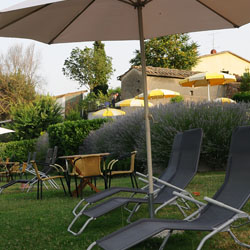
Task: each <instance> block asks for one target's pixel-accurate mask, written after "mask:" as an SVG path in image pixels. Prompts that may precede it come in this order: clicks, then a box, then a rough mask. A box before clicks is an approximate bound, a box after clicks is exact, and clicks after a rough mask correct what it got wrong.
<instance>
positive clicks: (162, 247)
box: [159, 230, 173, 250]
mask: <svg viewBox="0 0 250 250" xmlns="http://www.w3.org/2000/svg"><path fill="white" fill-rule="evenodd" d="M172 232H173V230H169V232H168V234H167V235H166V237H165V239H164V240H163V242H162V244H161V246H160V248H159V250H163V249H164V247H165V245H166V243H167V241H168V238H169V237H170V235H171V234H172Z"/></svg>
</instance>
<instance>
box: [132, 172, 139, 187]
mask: <svg viewBox="0 0 250 250" xmlns="http://www.w3.org/2000/svg"><path fill="white" fill-rule="evenodd" d="M133 177H134V181H135V186H136V188H139V187H138V183H137V180H136V175H135V173H133Z"/></svg>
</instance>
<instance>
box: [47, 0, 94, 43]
mask: <svg viewBox="0 0 250 250" xmlns="http://www.w3.org/2000/svg"><path fill="white" fill-rule="evenodd" d="M94 2H95V0H92V1H91V2H90V3H89V4H88V5H87V6H86V7H84V9H83V10H82V11H80V12H79V14H78V15H76V16H75V17H74V18H73V19H72V20H71V21H70V22H69V23H68V24H66V25H65V27H64V28H63V29H62V30H61V31H60V32H58V33H57V34H56V36H54V37H53V38H52V39H51V40H50V41H49V42H48V44H52V43H53V42H54V41H55V40H56V39H57V38H58V37H59V36H60V35H61V34H62V33H63V32H64V31H65V30H66V29H67V28H68V27H69V26H70V25H71V24H72V23H73V22H74V21H75V20H76V19H77V18H78V17H79V16H80V15H81V14H82V13H83V12H85V11H86V10H87V9H88V8H89V7H90V6H91V5H92V4H93V3H94Z"/></svg>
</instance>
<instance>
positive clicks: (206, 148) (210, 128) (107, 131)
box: [84, 103, 250, 169]
mask: <svg viewBox="0 0 250 250" xmlns="http://www.w3.org/2000/svg"><path fill="white" fill-rule="evenodd" d="M151 114H152V116H153V119H152V120H151V140H152V157H153V164H154V166H156V165H158V166H166V164H167V162H168V159H169V154H170V151H171V146H172V142H173V138H174V136H175V134H176V133H177V132H178V131H184V130H187V129H191V128H202V129H203V132H204V138H203V143H202V150H201V161H202V162H205V163H206V164H208V165H210V166H211V167H212V168H215V169H217V168H221V167H224V166H225V164H226V160H227V156H228V150H229V144H230V139H231V135H232V131H233V129H234V128H235V127H237V126H240V125H248V124H250V115H249V114H250V104H246V103H245V104H244V103H239V104H223V105H222V104H220V103H173V104H166V105H160V106H159V107H154V108H152V109H151ZM84 147H85V150H86V151H87V152H89V153H95V152H113V153H115V154H117V155H118V154H121V153H124V152H129V151H132V150H137V151H138V155H137V160H138V161H139V162H140V163H141V165H145V162H146V142H145V127H144V116H143V110H140V111H137V112H134V113H132V114H131V115H128V116H125V117H122V118H121V119H119V120H116V121H114V122H112V123H108V124H105V125H104V126H103V127H102V128H101V129H99V130H96V131H93V132H92V133H91V134H90V135H89V136H88V137H87V138H86V139H85V140H84Z"/></svg>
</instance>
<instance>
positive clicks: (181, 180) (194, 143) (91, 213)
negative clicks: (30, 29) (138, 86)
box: [68, 129, 202, 236]
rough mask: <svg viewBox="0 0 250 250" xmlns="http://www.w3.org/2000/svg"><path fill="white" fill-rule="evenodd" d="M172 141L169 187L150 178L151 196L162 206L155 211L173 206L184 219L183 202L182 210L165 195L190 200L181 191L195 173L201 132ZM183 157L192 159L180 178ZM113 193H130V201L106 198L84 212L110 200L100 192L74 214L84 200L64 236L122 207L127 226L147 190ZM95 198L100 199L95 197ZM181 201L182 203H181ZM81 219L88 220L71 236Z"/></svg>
mask: <svg viewBox="0 0 250 250" xmlns="http://www.w3.org/2000/svg"><path fill="white" fill-rule="evenodd" d="M176 138H177V139H176V140H175V142H178V143H179V144H178V143H177V144H178V147H177V149H178V150H177V151H178V154H176V152H175V151H172V154H171V158H170V170H169V172H170V173H169V178H167V180H169V182H170V183H168V182H165V181H163V180H161V179H159V178H156V177H154V180H155V183H156V185H157V189H156V190H155V192H154V196H155V197H156V199H155V200H154V203H155V204H163V205H162V206H161V207H160V208H159V209H161V208H162V207H164V206H166V205H176V206H177V207H178V209H179V210H180V211H181V212H182V214H183V215H184V216H186V213H185V211H184V210H185V209H189V206H188V205H187V203H186V202H185V201H184V206H182V205H180V204H179V202H178V201H177V199H178V198H179V197H177V196H175V195H173V194H172V193H168V192H169V190H170V189H174V190H177V191H179V192H181V193H183V194H186V195H188V196H190V197H192V195H191V194H190V193H188V192H187V191H185V190H184V189H183V188H185V187H186V185H188V183H189V182H190V181H191V180H192V178H193V177H194V175H195V174H196V172H197V167H198V161H199V155H200V148H201V141H202V130H201V129H193V130H189V131H185V132H183V133H180V134H179V135H178V136H177V137H176ZM194 138H195V139H194ZM190 139H194V140H190ZM174 146H176V144H174ZM184 148H186V149H185V150H188V151H187V152H186V151H184ZM192 150H193V151H192ZM173 152H174V153H173ZM183 152H186V154H184V153H183ZM173 155H174V156H176V155H177V156H176V157H173ZM187 155H188V158H189V159H190V155H192V157H193V158H192V157H191V158H192V159H191V161H190V164H189V167H188V169H187V171H189V173H186V175H185V176H183V175H182V174H181V172H182V171H181V170H182V168H185V167H186V162H185V161H184V159H186V157H187ZM175 164H177V165H176V166H178V167H176V166H175ZM173 166H174V167H173ZM173 168H174V169H173ZM166 172H167V170H166ZM136 174H137V175H139V176H140V177H142V178H146V177H147V176H145V175H143V174H141V173H139V172H136ZM163 176H164V174H163ZM165 177H166V176H165ZM145 182H147V181H145ZM171 182H172V183H171ZM174 183H178V185H180V186H176V185H174ZM166 186H167V187H166ZM181 187H183V188H181ZM165 188H167V189H166V190H165ZM116 191H118V192H119V191H124V192H131V191H132V192H133V193H132V195H131V196H130V197H114V198H110V199H109V200H107V201H104V202H103V203H101V204H98V205H96V206H94V207H92V208H90V209H86V208H87V207H88V205H90V204H91V203H94V202H96V201H99V200H101V198H106V197H108V196H110V194H109V195H108V196H106V195H105V193H104V195H103V197H102V192H101V193H100V194H97V196H94V197H93V198H92V197H90V198H87V199H86V201H87V202H88V203H87V204H86V205H85V206H84V207H83V208H82V209H81V210H80V212H78V213H77V212H76V210H77V209H78V208H79V207H80V205H81V203H82V202H83V201H84V200H82V201H80V202H79V203H78V204H77V205H76V207H75V208H74V209H73V214H74V215H75V217H74V219H73V220H72V222H71V223H70V225H69V226H68V232H70V233H72V234H73V235H75V236H77V235H79V234H81V233H82V232H83V231H84V229H85V228H86V227H87V225H88V224H89V222H91V221H92V220H95V219H96V218H97V217H99V216H101V215H103V214H106V213H107V212H110V211H112V210H113V209H115V208H118V207H121V206H124V208H125V209H126V210H128V211H129V212H130V214H129V216H128V219H127V222H130V219H131V217H132V216H133V214H134V213H135V212H136V211H137V210H138V209H139V207H140V205H141V204H142V203H148V198H147V194H148V189H147V186H146V188H145V189H129V188H122V189H119V188H118V189H115V188H113V189H112V190H111V192H113V193H112V194H115V193H116ZM138 193H140V194H145V197H144V198H135V197H134V195H135V194H138ZM160 195H161V196H160ZM98 196H100V197H98ZM95 197H97V198H96V199H95ZM181 201H182V202H183V199H182V200H181ZM129 203H135V206H134V208H133V209H132V210H129V209H128V208H127V204H129ZM159 209H157V210H156V212H158V211H159ZM82 215H85V216H88V217H90V218H89V219H88V220H87V221H86V222H85V223H84V225H83V226H82V227H81V228H80V230H79V231H78V232H74V231H73V230H72V227H73V225H74V224H75V222H76V221H77V220H78V218H79V217H80V216H82Z"/></svg>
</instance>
